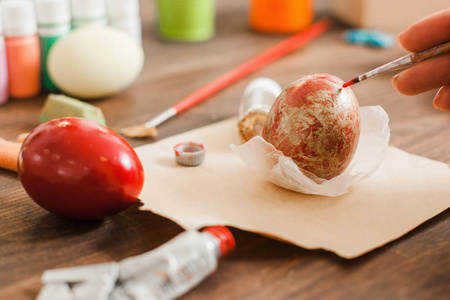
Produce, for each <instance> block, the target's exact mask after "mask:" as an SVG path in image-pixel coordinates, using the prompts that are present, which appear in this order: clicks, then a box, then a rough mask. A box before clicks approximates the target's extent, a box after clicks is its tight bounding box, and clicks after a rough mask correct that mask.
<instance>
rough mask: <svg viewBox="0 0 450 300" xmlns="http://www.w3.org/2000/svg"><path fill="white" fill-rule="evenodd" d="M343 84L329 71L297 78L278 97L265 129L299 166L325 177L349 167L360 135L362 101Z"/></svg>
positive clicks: (272, 141)
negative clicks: (360, 104) (359, 101)
mask: <svg viewBox="0 0 450 300" xmlns="http://www.w3.org/2000/svg"><path fill="white" fill-rule="evenodd" d="M343 83H344V81H342V80H341V79H339V78H337V77H336V76H333V75H329V74H312V75H307V76H304V77H301V78H299V79H298V80H296V81H294V82H293V83H291V84H290V85H289V86H288V87H287V88H286V89H285V90H284V91H283V92H282V93H281V94H280V96H279V97H278V98H277V99H276V100H275V103H274V104H273V106H272V108H271V110H270V112H269V115H268V117H267V120H266V123H265V125H264V129H263V134H262V136H263V138H264V139H265V140H266V141H267V142H269V143H271V144H272V145H274V146H275V148H277V149H278V150H280V151H281V152H283V154H284V155H285V156H288V157H291V158H292V159H293V161H294V162H295V163H296V164H297V166H298V167H299V168H300V169H302V170H306V171H308V172H310V173H313V174H314V175H316V176H318V177H320V178H324V179H331V178H333V177H335V176H337V175H339V174H341V173H342V172H343V171H344V170H345V169H346V167H347V166H348V165H349V163H350V161H351V160H352V158H353V155H354V153H355V150H356V147H357V145H358V140H359V134H360V118H359V106H358V101H357V100H356V97H355V95H354V94H353V92H352V90H351V89H350V88H342V84H343Z"/></svg>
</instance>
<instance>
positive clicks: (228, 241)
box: [202, 226, 236, 256]
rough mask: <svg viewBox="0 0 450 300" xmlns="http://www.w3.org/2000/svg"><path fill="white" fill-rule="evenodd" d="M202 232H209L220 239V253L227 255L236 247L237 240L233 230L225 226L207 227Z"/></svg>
mask: <svg viewBox="0 0 450 300" xmlns="http://www.w3.org/2000/svg"><path fill="white" fill-rule="evenodd" d="M202 232H207V233H209V234H211V235H213V236H215V237H216V238H217V239H218V240H219V247H220V253H221V254H222V256H226V255H228V254H230V253H231V252H233V251H234V249H236V240H235V239H234V236H233V234H232V233H231V231H230V230H229V229H228V228H227V227H225V226H211V227H206V228H205V229H203V230H202Z"/></svg>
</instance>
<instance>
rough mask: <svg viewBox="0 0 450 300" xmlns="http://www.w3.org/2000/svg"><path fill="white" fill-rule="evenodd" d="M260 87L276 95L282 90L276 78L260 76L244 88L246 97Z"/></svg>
mask: <svg viewBox="0 0 450 300" xmlns="http://www.w3.org/2000/svg"><path fill="white" fill-rule="evenodd" d="M258 89H263V90H265V91H268V92H270V93H272V94H274V95H275V96H278V95H279V94H280V93H281V92H282V89H281V87H280V85H279V84H278V83H277V82H276V81H275V80H272V79H270V78H266V77H260V78H256V79H254V80H252V81H251V82H250V83H249V84H248V85H247V87H246V88H245V90H244V97H247V96H248V95H249V94H251V93H253V91H255V90H258Z"/></svg>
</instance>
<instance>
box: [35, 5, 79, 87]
mask: <svg viewBox="0 0 450 300" xmlns="http://www.w3.org/2000/svg"><path fill="white" fill-rule="evenodd" d="M36 12H37V22H38V33H39V41H40V45H41V84H42V89H43V90H45V91H47V92H54V91H57V90H58V88H57V87H56V85H55V84H54V83H53V81H52V80H51V78H50V76H49V74H48V70H47V56H48V53H49V51H50V49H51V48H52V46H53V44H54V43H55V42H56V41H57V40H59V39H60V38H61V37H63V36H65V35H67V34H68V33H69V32H70V18H71V17H70V6H69V0H36Z"/></svg>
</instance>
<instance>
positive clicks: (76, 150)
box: [18, 118, 144, 220]
mask: <svg viewBox="0 0 450 300" xmlns="http://www.w3.org/2000/svg"><path fill="white" fill-rule="evenodd" d="M18 173H19V178H20V181H21V182H22V185H23V187H24V188H25V190H26V192H27V193H28V195H29V196H30V197H31V198H32V199H33V200H34V201H35V202H36V203H37V204H39V205H40V206H41V207H43V208H45V209H46V210H48V211H50V212H52V213H54V214H57V215H60V216H63V217H66V218H70V219H77V220H95V219H101V218H104V217H107V216H110V215H113V214H116V213H118V212H120V211H122V210H124V209H126V208H127V207H129V206H130V205H131V204H132V203H134V202H135V201H136V200H137V198H138V196H139V194H140V192H141V190H142V187H143V184H144V170H143V167H142V164H141V162H140V160H139V158H138V156H137V154H136V153H135V152H134V150H133V148H132V147H131V146H130V145H129V144H128V143H127V142H126V141H125V140H124V139H123V138H122V137H121V136H119V135H118V134H117V133H115V132H114V131H112V130H111V129H109V128H108V127H105V126H103V125H100V124H98V123H97V122H94V121H90V120H86V119H81V118H61V119H53V120H51V121H48V122H46V123H43V124H41V125H39V126H38V127H36V128H35V129H34V130H33V131H32V132H31V133H30V134H29V135H28V137H27V138H26V139H25V141H24V143H23V145H22V148H21V150H20V153H19V161H18Z"/></svg>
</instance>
